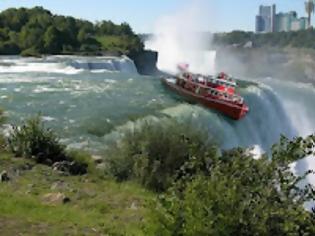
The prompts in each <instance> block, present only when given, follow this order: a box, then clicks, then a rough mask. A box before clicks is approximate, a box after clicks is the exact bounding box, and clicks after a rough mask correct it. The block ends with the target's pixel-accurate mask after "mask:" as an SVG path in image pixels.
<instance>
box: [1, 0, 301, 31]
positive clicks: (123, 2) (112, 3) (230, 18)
mask: <svg viewBox="0 0 315 236" xmlns="http://www.w3.org/2000/svg"><path fill="white" fill-rule="evenodd" d="M201 2H202V3H201ZM272 3H275V4H277V12H279V11H283V12H285V11H290V10H295V11H297V12H298V14H299V16H305V13H304V0H0V9H1V10H3V9H6V8H9V7H21V6H23V7H33V6H43V7H45V8H47V9H49V10H51V11H52V12H53V13H55V14H63V15H71V16H74V17H78V18H83V19H88V20H91V21H96V20H102V19H106V20H112V21H114V22H115V23H121V22H123V21H126V22H128V23H129V24H130V25H131V26H132V27H133V28H134V30H135V31H136V32H137V33H145V32H152V31H153V27H154V24H155V22H156V21H157V20H158V19H159V18H161V17H163V16H165V15H171V14H173V13H174V12H176V11H180V9H181V8H182V7H183V6H187V5H188V6H189V5H191V4H199V5H200V6H201V7H202V8H203V10H204V12H207V13H209V16H208V20H206V21H207V22H200V25H201V27H200V28H201V29H203V30H210V31H231V30H234V29H242V30H254V28H255V15H256V14H257V13H258V6H259V5H260V4H265V5H269V4H272Z"/></svg>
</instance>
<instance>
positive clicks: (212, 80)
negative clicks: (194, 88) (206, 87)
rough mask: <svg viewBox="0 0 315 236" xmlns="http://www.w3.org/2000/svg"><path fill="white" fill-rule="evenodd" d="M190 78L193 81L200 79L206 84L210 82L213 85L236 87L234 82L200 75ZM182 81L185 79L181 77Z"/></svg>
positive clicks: (193, 75)
mask: <svg viewBox="0 0 315 236" xmlns="http://www.w3.org/2000/svg"><path fill="white" fill-rule="evenodd" d="M190 75H191V76H192V79H193V80H198V79H199V78H202V79H203V80H204V81H206V82H210V83H212V84H215V85H226V86H230V87H234V88H235V87H236V86H237V84H236V82H235V81H229V80H223V79H218V78H215V77H213V76H202V75H196V74H190ZM181 78H182V79H186V78H185V76H181Z"/></svg>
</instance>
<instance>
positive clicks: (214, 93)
mask: <svg viewBox="0 0 315 236" xmlns="http://www.w3.org/2000/svg"><path fill="white" fill-rule="evenodd" d="M181 79H182V80H184V81H185V82H188V83H192V84H195V85H197V86H198V87H197V88H196V92H198V90H200V88H203V89H206V90H207V91H208V94H209V95H212V96H217V97H223V98H225V99H227V100H230V101H233V102H237V103H240V104H242V103H243V101H244V100H243V98H242V97H241V96H239V95H236V94H229V93H228V92H223V91H219V90H217V89H215V88H211V87H209V86H207V85H204V84H200V83H195V82H193V81H190V80H188V79H186V78H181Z"/></svg>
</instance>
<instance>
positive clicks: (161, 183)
mask: <svg viewBox="0 0 315 236" xmlns="http://www.w3.org/2000/svg"><path fill="white" fill-rule="evenodd" d="M206 137H207V136H206V135H205V134H203V133H201V132H198V131H197V130H196V129H194V128H193V126H192V124H188V125H187V124H183V123H180V122H176V121H174V120H165V122H163V123H156V122H153V123H150V122H146V123H144V124H143V125H142V126H141V127H136V128H134V129H132V130H130V131H128V132H126V134H125V136H124V137H123V138H122V140H121V141H120V142H119V143H118V144H117V145H116V146H114V147H112V148H111V149H110V150H109V151H108V153H109V158H108V172H109V173H110V174H111V175H112V176H114V177H115V178H116V179H117V180H119V181H123V180H136V181H138V182H140V183H141V184H143V185H144V186H145V187H148V188H149V189H151V190H155V191H158V192H159V191H165V190H166V189H167V188H168V187H170V186H171V184H172V183H173V181H174V176H175V174H176V173H177V172H178V171H179V170H180V168H181V167H182V166H183V164H184V163H185V162H186V161H188V160H189V159H190V158H191V157H192V156H193V155H196V157H197V158H198V162H199V163H200V165H201V168H206V166H207V165H208V159H207V158H204V156H202V155H197V154H201V153H205V152H210V153H213V152H216V151H217V150H216V148H215V146H214V145H210V144H208V142H207V138H206ZM208 145H209V146H208ZM199 157H200V159H199ZM191 171H192V172H193V171H194V170H191Z"/></svg>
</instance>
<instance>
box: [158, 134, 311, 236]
mask: <svg viewBox="0 0 315 236" xmlns="http://www.w3.org/2000/svg"><path fill="white" fill-rule="evenodd" d="M314 141H315V138H314V136H310V137H308V138H306V139H301V138H297V139H295V140H293V141H289V140H287V139H285V138H282V139H281V142H280V143H279V144H278V145H275V146H274V147H273V156H272V159H271V160H270V159H269V158H268V157H267V156H263V157H262V158H261V159H259V160H255V159H254V158H253V157H252V155H251V154H249V153H248V152H247V151H246V150H243V149H241V148H239V149H234V150H231V151H228V152H224V153H223V154H222V156H221V157H220V158H217V159H213V162H212V165H211V168H210V171H209V172H207V175H205V174H204V173H202V172H200V173H199V174H197V175H195V176H194V177H193V179H192V181H191V180H190V181H188V182H187V181H186V182H185V183H182V182H181V181H179V182H177V183H175V184H174V186H173V187H172V188H170V189H169V191H168V192H167V194H165V195H164V196H163V197H161V201H160V203H159V207H157V208H156V209H158V215H159V217H160V223H161V227H160V229H159V232H158V233H157V234H158V235H242V236H243V235H245V236H246V235H315V225H314V219H315V211H314V210H313V212H308V211H306V210H305V208H304V203H305V202H306V201H309V200H314V199H315V195H314V193H315V192H314V189H313V188H312V187H311V186H309V185H308V186H303V185H302V184H301V181H302V180H303V179H304V178H305V177H306V175H307V174H309V173H310V172H307V173H306V174H305V176H295V175H293V174H292V172H291V168H290V165H289V164H290V162H292V161H293V160H298V159H301V158H303V157H304V156H305V155H307V154H309V150H310V149H313V148H314ZM303 153H304V154H303Z"/></svg>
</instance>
